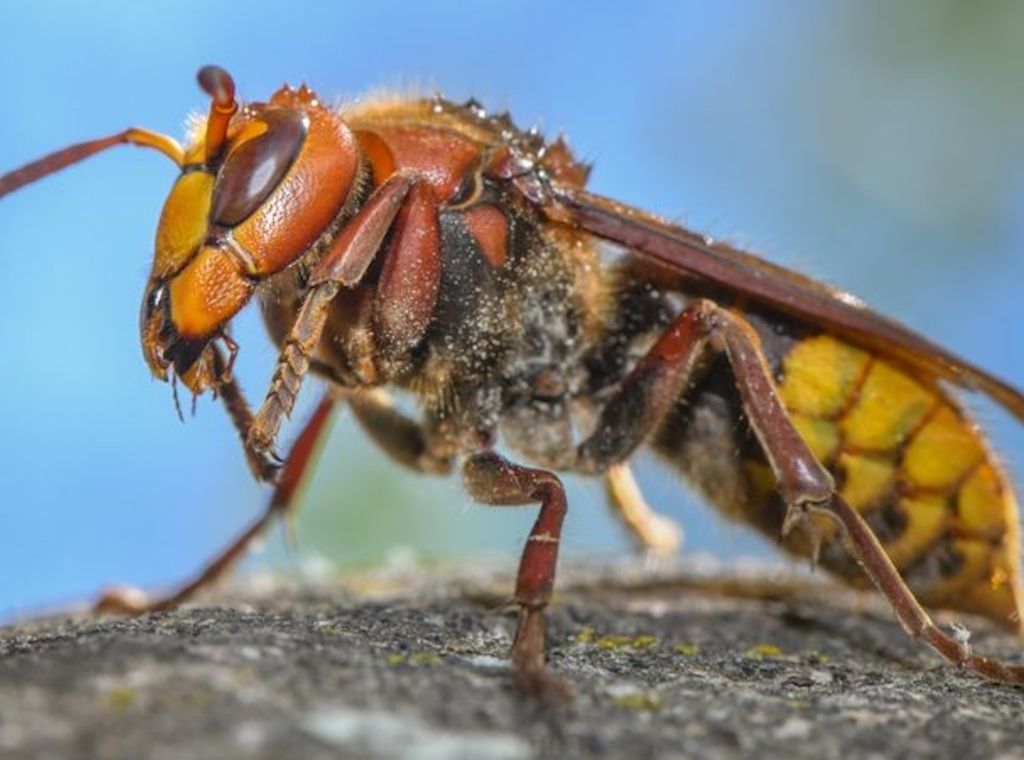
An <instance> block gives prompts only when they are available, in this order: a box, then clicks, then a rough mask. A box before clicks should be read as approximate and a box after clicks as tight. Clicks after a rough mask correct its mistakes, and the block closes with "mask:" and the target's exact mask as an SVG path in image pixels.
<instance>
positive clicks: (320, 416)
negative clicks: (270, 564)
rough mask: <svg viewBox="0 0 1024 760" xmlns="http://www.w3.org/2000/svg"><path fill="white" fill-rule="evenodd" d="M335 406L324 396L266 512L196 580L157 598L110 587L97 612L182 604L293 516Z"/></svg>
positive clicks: (157, 608) (152, 609)
mask: <svg viewBox="0 0 1024 760" xmlns="http://www.w3.org/2000/svg"><path fill="white" fill-rule="evenodd" d="M333 406H334V401H333V399H332V398H331V397H330V396H325V397H324V398H323V399H322V400H321V401H320V404H319V406H317V408H316V411H314V412H313V416H312V417H310V419H309V422H307V423H306V426H305V427H304V428H303V429H302V432H301V433H300V434H299V437H298V438H296V439H295V443H293V444H292V448H291V450H290V451H289V453H288V459H287V461H286V462H285V464H284V467H283V468H282V470H281V477H280V479H279V480H278V482H277V486H276V487H275V488H274V493H273V495H272V496H271V498H270V502H269V503H268V504H267V507H266V509H265V510H264V512H263V514H262V515H261V516H260V517H259V518H258V519H257V520H255V521H254V522H253V523H252V525H250V526H249V527H248V528H247V529H246V530H245V531H244V532H243V533H242V534H241V535H239V536H238V537H237V538H236V539H235V540H234V541H232V542H231V544H229V545H228V546H227V548H225V549H224V550H223V551H221V553H220V554H218V555H217V556H216V557H215V558H214V559H213V560H212V561H211V562H210V563H209V564H208V565H207V566H206V567H205V568H204V569H203V570H202V571H201V572H200V573H199V574H198V575H197V576H196V577H195V578H194V579H193V580H191V581H189V582H188V583H186V584H185V585H183V586H182V587H181V588H179V589H178V590H177V591H174V592H172V593H170V594H167V595H166V596H162V597H157V598H150V597H148V596H147V595H146V593H145V592H143V591H141V590H140V589H137V588H134V587H120V588H115V589H110V590H108V591H106V592H105V593H104V594H103V595H102V596H101V597H100V599H99V600H98V601H97V602H96V604H95V605H94V607H93V609H94V611H95V612H97V613H106V612H109V613H115V614H120V615H141V614H143V613H146V612H160V611H163V610H169V609H173V608H174V607H177V606H178V605H180V604H183V603H184V602H186V601H188V600H189V599H191V598H192V597H193V596H195V595H196V594H197V593H198V592H199V591H201V590H202V589H204V588H206V587H208V586H210V585H212V584H214V583H216V582H217V580H218V579H220V578H221V577H222V576H223V575H224V574H225V573H226V572H227V571H228V570H230V569H231V568H232V567H233V566H234V565H235V563H236V562H238V560H239V559H241V558H242V556H243V555H244V554H245V551H246V549H248V548H249V547H250V546H251V545H252V544H253V542H254V541H256V539H258V538H259V537H260V536H261V535H263V533H264V531H265V530H266V529H267V526H268V525H269V524H270V523H271V522H272V521H273V520H274V518H276V517H278V516H281V517H284V518H287V517H288V516H289V515H290V512H291V508H292V506H293V505H294V503H295V496H296V493H297V492H298V489H299V486H300V485H301V484H302V480H303V476H304V475H305V473H306V472H307V471H308V469H309V466H310V464H311V463H312V460H313V455H314V454H315V452H316V448H317V443H318V442H319V441H320V439H321V438H322V436H323V434H324V432H325V430H326V426H327V421H328V419H329V417H330V412H331V408H332V407H333Z"/></svg>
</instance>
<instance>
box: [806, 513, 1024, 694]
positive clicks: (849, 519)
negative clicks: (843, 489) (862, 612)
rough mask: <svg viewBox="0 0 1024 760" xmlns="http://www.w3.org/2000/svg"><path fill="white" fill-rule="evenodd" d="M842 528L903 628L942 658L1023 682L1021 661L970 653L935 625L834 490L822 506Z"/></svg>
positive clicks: (865, 526) (867, 529)
mask: <svg viewBox="0 0 1024 760" xmlns="http://www.w3.org/2000/svg"><path fill="white" fill-rule="evenodd" d="M823 511H825V512H826V513H827V514H828V515H830V516H831V517H832V519H834V520H835V521H836V522H837V523H838V524H839V526H840V528H841V529H842V530H843V534H844V538H845V539H846V547H847V550H848V551H849V552H850V554H851V555H852V556H853V558H854V559H856V560H857V562H859V563H860V566H861V567H862V568H863V569H864V572H865V573H866V574H867V576H868V578H870V579H871V581H872V583H874V584H875V587H876V588H878V590H879V591H881V592H882V593H883V594H884V595H885V597H886V598H887V599H888V600H889V604H890V605H891V606H892V609H893V612H894V613H895V614H896V618H897V620H899V622H900V624H901V625H902V626H903V629H904V630H905V631H906V632H907V633H908V634H909V635H910V636H911V637H913V638H915V639H924V641H925V642H926V643H927V644H928V645H929V646H930V647H931V648H932V649H934V650H935V651H936V652H937V653H938V654H939V655H941V656H942V657H943V659H945V660H947V661H948V662H950V663H952V664H954V665H957V666H959V667H962V668H966V669H967V670H971V671H973V672H974V673H977V674H978V675H980V676H984V677H985V678H988V679H990V680H993V681H1000V682H1003V683H1010V684H1024V665H1012V664H1010V663H1005V662H1001V661H999V660H995V659H992V658H990V657H985V656H983V655H979V654H974V652H972V651H971V647H970V646H969V645H968V644H967V643H966V641H965V640H963V637H956V636H950V635H949V634H947V633H944V632H943V631H942V630H940V629H939V628H938V626H936V625H935V623H934V622H933V621H932V619H931V617H930V616H929V615H928V613H927V612H925V610H924V608H923V607H922V606H921V604H920V603H919V602H918V601H917V599H916V598H915V597H914V593H913V592H912V591H911V590H910V589H909V588H908V587H907V584H906V582H905V581H904V580H903V578H902V576H900V574H899V571H898V570H897V569H896V566H895V565H894V564H893V563H892V560H891V559H890V558H889V555H888V554H886V553H885V549H884V548H883V547H882V544H881V543H880V542H879V540H878V538H877V537H876V536H875V534H874V532H873V531H872V530H871V527H870V526H869V525H868V524H867V523H866V522H865V521H864V518H863V517H861V516H860V514H859V513H858V512H857V511H856V510H855V509H853V508H852V507H851V506H850V505H849V504H847V503H846V501H844V500H843V498H842V497H841V496H839V495H838V494H836V495H834V496H833V497H832V500H831V502H830V503H829V506H828V507H826V508H824V510H823Z"/></svg>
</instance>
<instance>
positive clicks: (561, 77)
mask: <svg viewBox="0 0 1024 760" xmlns="http://www.w3.org/2000/svg"><path fill="white" fill-rule="evenodd" d="M3 26H4V33H3V45H2V47H0V71H2V72H4V74H3V80H4V87H3V98H4V106H3V118H2V119H0V171H2V170H5V169H10V168H13V167H15V166H17V165H20V164H22V163H24V162H26V161H28V160H30V159H33V158H35V157H37V156H39V155H40V154H43V153H45V152H48V151H50V150H53V149H56V148H59V147H63V146H65V145H67V144H69V143H72V142H77V141H80V140H83V139H86V138H92V137H97V136H100V135H105V134H108V133H110V132H113V131H115V130H118V129H121V128H123V127H125V126H127V125H130V124H140V125H144V126H147V127H151V128H154V129H157V130H160V131H164V132H169V133H172V134H175V135H180V133H181V127H182V124H183V120H184V118H185V116H186V115H187V114H188V112H189V111H190V110H192V109H196V108H204V107H205V104H204V101H203V98H202V97H201V95H200V93H199V91H198V89H197V87H196V85H195V82H194V74H195V71H196V69H197V67H198V66H200V65H201V64H204V63H209V62H217V63H220V64H221V65H223V66H225V67H226V68H228V69H229V70H230V71H231V72H232V73H233V74H234V75H235V78H236V80H237V82H238V84H239V87H240V91H241V94H242V95H243V96H244V97H251V98H254V99H262V98H265V97H266V96H268V95H269V94H270V92H272V91H273V90H274V89H275V88H276V87H278V86H279V85H280V84H281V83H282V82H284V81H288V82H292V83H297V82H299V81H301V80H305V81H307V82H308V83H309V84H310V85H312V86H313V87H315V88H316V89H317V90H318V91H319V92H320V93H321V95H323V96H325V97H327V98H334V97H338V98H341V97H351V96H354V95H357V94H359V93H360V92H363V91H365V90H367V89H369V88H379V87H382V86H384V87H391V88H404V89H409V88H419V89H421V90H426V91H431V90H432V89H434V88H435V87H436V88H440V89H441V90H443V91H444V92H445V93H446V94H447V95H449V96H451V97H453V98H458V99H462V98H465V97H468V96H470V95H473V96H475V97H477V98H479V99H481V100H482V101H483V102H484V103H486V104H488V105H490V106H491V107H495V108H505V107H507V108H509V109H511V110H512V112H513V114H514V115H516V117H517V118H518V120H519V121H520V123H521V124H524V125H528V124H530V123H532V122H537V123H539V124H540V125H542V127H543V128H544V129H545V130H547V132H548V133H549V134H554V133H556V132H558V131H564V132H565V133H566V134H567V135H568V136H569V139H570V142H571V144H572V145H573V146H574V147H575V149H576V150H577V151H578V153H579V154H581V155H582V156H583V157H585V158H587V159H589V160H592V161H594V162H595V164H596V168H595V171H594V174H593V180H592V185H593V187H594V188H595V189H596V190H598V191H600V192H602V193H605V194H608V195H612V196H615V197H618V198H621V199H623V200H626V201H629V202H631V203H635V204H637V205H640V206H642V207H646V208H648V209H651V210H654V211H657V212H660V213H663V214H667V215H671V216H675V217H678V218H680V219H683V220H684V221H685V222H686V223H688V224H690V225H692V226H694V227H696V228H699V229H702V230H705V231H708V232H711V233H714V234H715V235H717V236H725V237H729V238H731V239H733V240H734V241H737V242H740V243H743V244H746V245H748V246H749V247H751V248H753V249H755V250H757V251H759V252H762V253H763V254H764V255H765V256H767V257H769V258H771V259H773V260H775V261H778V262H781V263H784V264H787V265H791V266H796V267H799V268H801V269H803V270H804V271H807V272H809V273H811V274H814V275H816V276H819V277H822V278H825V279H827V280H830V281H833V282H835V283H837V284H841V285H842V286H844V287H845V288H847V289H849V290H851V291H853V292H854V293H857V294H860V295H861V296H863V297H864V298H865V299H866V300H868V302H869V303H871V304H873V305H875V306H876V307H878V308H880V309H882V310H883V311H886V312H888V313H890V314H893V315H896V316H898V317H899V318H901V319H904V320H905V321H907V322H908V323H910V324H911V325H913V326H915V327H917V328H919V329H921V330H922V331H924V332H925V333H927V334H929V335H931V336H933V337H935V338H937V339H939V340H941V341H942V342H944V343H946V344H948V345H950V346H951V347H953V348H954V349H956V350H957V351H960V352H962V353H963V354H964V355H966V356H967V357H969V358H971V359H972V360H975V361H977V362H978V363H980V364H982V365H983V366H986V367H989V368H991V369H993V370H995V371H997V372H998V373H1000V374H1002V375H1004V376H1006V377H1008V378H1010V379H1012V380H1014V381H1015V382H1016V383H1017V384H1024V351H1021V350H1020V347H1021V340H1020V333H1019V332H1018V330H1020V324H1021V322H1022V319H1024V301H1022V298H1021V295H1020V290H1021V283H1022V281H1024V91H1022V89H1021V87H1020V84H1021V82H1024V45H1021V42H1020V41H1021V39H1024V4H1022V3H1017V2H1013V1H1012V0H1005V1H1004V2H987V3H977V2H974V1H973V0H956V1H954V0H921V1H919V2H903V3H889V2H886V1H885V0H871V1H864V0H859V1H858V2H845V3H839V2H823V1H822V0H790V2H787V3H765V2H736V1H731V2H714V3H711V2H701V3H696V2H679V1H677V2H665V3H645V4H641V3H627V4H622V3H607V4H597V3H535V2H526V1H524V0H516V2H497V1H495V2H488V3H477V4H473V5H469V4H466V3H460V2H449V3H415V4H413V3H408V4H406V3H395V2H376V3H372V4H371V3H359V4H355V3H313V2H305V1H303V0H291V1H290V2H288V3H283V4H282V3H264V2H247V3H220V2H216V3H215V2H190V1H189V0H178V1H177V2H175V3H173V4H157V3H138V2H127V1H125V2H93V3H88V4H81V3H78V2H68V3H42V2H40V3H31V4H30V3H24V4H7V5H6V7H5V9H4V12H3ZM173 176H174V171H173V169H172V167H171V166H170V165H169V164H168V163H167V162H166V161H165V160H164V159H163V158H162V157H160V156H158V155H157V154H151V153H144V152H140V151H137V150H133V149H127V148H124V149H119V150H115V151H113V152H111V153H108V154H104V155H101V156H99V157H96V158H94V159H92V160H91V161H90V162H88V163H87V164H84V165H82V166H79V167H76V168H74V169H72V170H70V171H67V172H65V173H63V174H61V175H59V176H56V177H53V178H50V179H48V180H46V181H45V182H42V183H40V184H38V185H36V186H33V187H30V188H28V189H26V190H24V191H22V192H20V193H18V194H16V195H14V196H10V197H8V198H5V199H4V200H3V201H2V202H0V293H2V297H0V425H2V429H3V435H2V436H0V478H2V482H0V494H2V495H0V516H2V524H3V529H2V534H0V617H2V618H6V619H9V618H11V617H13V616H20V615H24V614H28V613H30V612H32V611H33V610H39V609H42V608H46V607H52V606H54V605H59V604H61V603H64V602H68V601H73V600H77V599H82V598H84V597H87V596H89V595H92V594H93V593H95V592H96V591H97V589H98V588H99V587H100V586H102V585H103V584H106V583H109V582H113V581H130V582H133V583H137V584H141V585H143V586H154V585H157V586H158V585H164V584H170V583H172V582H174V581H175V580H178V579H180V578H182V577H184V576H185V575H187V574H189V573H191V572H192V571H193V570H194V569H195V568H197V567H198V566H199V564H200V563H201V562H202V561H203V560H204V559H205V558H206V557H208V556H209V555H211V554H212V553H213V552H214V551H215V550H216V549H217V548H218V547H220V546H221V545H222V544H223V543H224V542H225V541H226V540H227V539H228V538H229V537H230V536H232V535H234V534H235V532H237V531H238V530H239V529H240V528H241V526H242V525H243V524H245V523H246V522H247V521H248V520H249V519H251V518H252V517H253V516H254V515H255V514H256V513H257V512H258V511H259V510H260V509H261V508H262V505H263V502H264V500H265V498H266V493H265V491H264V490H262V489H260V488H259V487H257V486H256V485H254V484H253V483H252V482H251V481H250V479H249V477H248V474H247V471H246V467H245V464H244V462H243V459H242V456H241V454H240V450H239V446H238V443H237V439H236V436H235V433H234V432H233V430H232V429H231V428H230V426H229V424H228V422H227V420H226V418H225V415H224V414H223V413H222V411H221V409H220V408H219V406H217V405H215V404H214V403H213V402H211V401H209V400H207V399H203V400H202V401H201V402H200V404H199V410H198V414H197V416H196V417H195V418H194V419H189V420H188V421H187V424H184V425H182V424H181V423H179V422H178V420H177V419H176V417H175V413H174V409H173V405H172V403H171V397H170V389H169V388H168V387H167V386H165V385H163V384H160V383H157V382H155V381H151V380H150V378H149V377H148V373H147V369H146V367H145V365H144V363H143V361H142V357H141V354H140V351H139V347H138V337H137V321H136V320H137V317H136V315H137V311H138V304H139V299H140V298H141V293H142V286H143V283H144V281H145V277H146V274H147V270H148V266H149V260H150V255H151V246H152V236H153V232H154V229H155V224H156V219H157V216H158V213H159V210H160V206H161V204H162V201H163V198H164V195H165V193H166V192H167V190H168V188H169V187H170V183H171V181H172V178H173ZM236 337H237V338H238V340H239V342H240V343H241V345H242V352H241V355H240V358H239V365H238V375H239V377H240V378H241V381H242V382H243V384H244V386H245V387H246V388H247V389H248V390H249V392H250V395H251V396H252V397H253V398H255V399H259V398H261V397H262V395H263V393H264V391H265V387H266V382H267V380H268V378H269V370H270V366H271V364H272V362H273V359H274V353H273V351H272V349H271V348H270V346H269V344H268V342H267V340H266V339H265V337H264V336H263V333H262V330H261V326H260V324H259V320H258V318H257V316H256V315H255V313H250V312H247V313H246V314H245V315H244V316H243V317H242V318H241V319H240V321H239V323H238V329H237V331H236ZM307 395H308V396H312V395H314V394H312V393H310V394H307ZM974 405H975V406H976V407H977V408H978V409H979V412H980V414H981V415H982V418H983V419H984V420H985V421H986V422H987V423H988V424H989V425H990V427H991V429H992V431H993V435H994V439H995V441H996V444H997V446H998V447H999V449H1000V450H1001V451H1003V452H1004V453H1005V455H1006V458H1007V460H1008V461H1009V462H1010V463H1011V467H1012V468H1013V469H1019V467H1020V465H1021V464H1022V463H1024V432H1022V429H1021V426H1019V425H1016V424H1014V423H1013V422H1012V421H1011V420H1009V419H1007V417H1006V416H1005V415H1002V414H1000V413H998V412H996V411H994V410H993V409H992V408H991V407H990V406H988V405H986V404H984V403H976V404H974ZM290 431H294V427H292V428H290ZM640 476H641V478H642V479H643V481H644V482H645V484H646V486H647V489H648V492H649V494H648V495H649V498H650V500H651V501H653V502H654V503H656V504H657V505H659V506H660V507H661V508H662V509H664V511H666V512H668V513H670V514H672V515H673V516H675V517H676V518H677V519H680V520H682V521H683V522H684V523H685V526H686V529H687V537H686V547H685V550H686V551H691V552H712V553H715V554H716V555H718V556H721V557H727V558H730V557H744V556H750V555H761V556H765V555H769V554H771V553H772V549H771V546H770V543H769V542H763V541H761V540H760V539H757V538H754V537H752V536H750V535H748V534H747V533H746V532H745V531H744V530H743V529H741V528H736V527H734V526H728V525H726V524H724V523H723V522H722V521H721V520H719V519H718V518H717V517H716V516H714V515H713V513H711V512H710V511H709V510H708V509H707V508H706V507H704V506H702V505H700V504H699V503H696V502H695V501H694V500H693V499H692V498H691V497H690V496H689V495H688V494H687V492H686V490H685V488H684V487H683V486H682V485H681V484H680V483H679V482H678V481H677V480H676V479H675V478H674V476H672V475H671V474H669V473H667V472H666V471H665V470H664V469H663V468H661V467H660V466H658V465H657V464H656V463H654V462H652V461H648V460H645V459H641V461H640ZM571 485H572V489H573V493H572V499H573V501H572V509H571V511H570V515H569V520H568V524H567V527H566V544H565V545H566V547H567V549H568V551H569V552H570V553H576V554H584V553H593V552H604V553H616V552H623V551H625V550H626V549H627V543H626V541H625V540H624V539H623V537H622V535H621V534H620V531H619V530H618V527H617V526H616V525H615V524H613V523H612V522H611V521H610V520H609V519H608V517H607V513H606V510H605V507H604V504H603V499H602V495H601V490H600V488H599V487H597V486H596V485H595V484H592V483H580V482H575V481H574V482H573V483H572V484H571ZM533 516H534V513H533V510H488V509H484V508H480V507H475V506H472V505H471V504H470V502H469V500H468V499H467V498H466V497H465V496H464V495H463V494H462V492H461V490H460V488H459V485H458V483H457V481H456V480H454V479H453V480H450V481H446V480H443V479H441V480H438V479H428V478H420V477H416V476H413V475H410V474H406V473H405V472H403V471H400V470H399V469H398V468H397V467H395V466H393V465H391V464H390V463H389V462H388V461H386V460H385V459H384V458H383V457H382V456H381V455H379V454H378V453H377V452H376V451H375V450H373V449H372V448H371V447H370V446H369V445H368V443H367V442H366V441H365V440H364V438H363V436H362V435H361V434H360V433H359V432H358V431H356V430H354V429H353V426H352V425H351V424H350V421H349V420H347V419H345V418H344V416H343V417H342V419H340V420H339V421H338V422H337V424H336V425H335V427H334V431H333V435H332V437H331V440H330V443H329V445H328V447H327V448H326V450H325V452H324V455H323V458H322V461H321V466H320V468H319V469H318V471H317V472H316V475H315V477H314V479H313V481H312V483H311V486H310V488H309V489H308V491H307V493H306V496H305V498H304V499H303V504H302V511H301V518H300V524H299V539H300V554H299V558H298V559H289V558H288V557H287V556H286V555H285V553H284V552H283V551H282V550H281V547H280V539H279V537H278V536H277V535H276V534H275V536H274V537H272V540H271V550H270V551H269V552H266V553H264V555H263V559H262V560H259V559H257V560H255V561H256V562H259V561H264V562H266V561H274V562H280V563H283V564H285V565H288V564H293V563H295V562H301V561H302V558H303V557H315V556H321V557H326V558H328V559H329V560H330V561H332V562H336V563H338V564H341V565H344V564H362V563H370V562H376V561H381V559H382V558H384V557H385V556H386V555H387V553H388V552H389V551H393V550H395V549H396V548H398V547H410V548H412V549H414V550H415V551H417V552H418V553H419V554H421V555H423V556H426V557H456V556H473V555H482V554H488V555H490V554H507V555H508V558H509V567H510V569H511V567H512V565H513V562H514V559H513V557H514V555H515V554H516V552H517V551H518V548H519V547H520V545H521V542H522V540H523V539H524V537H525V535H526V532H527V530H528V528H529V525H530V523H531V521H532V519H533ZM251 564H252V563H250V565H251Z"/></svg>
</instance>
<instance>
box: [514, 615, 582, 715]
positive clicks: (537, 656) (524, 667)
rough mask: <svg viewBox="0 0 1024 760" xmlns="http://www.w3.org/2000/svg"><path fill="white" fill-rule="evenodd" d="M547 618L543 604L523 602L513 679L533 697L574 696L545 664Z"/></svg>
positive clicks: (517, 633)
mask: <svg viewBox="0 0 1024 760" xmlns="http://www.w3.org/2000/svg"><path fill="white" fill-rule="evenodd" d="M545 628H546V625H545V620H544V608H543V607H530V606H526V605H522V606H520V608H519V624H518V627H517V628H516V637H515V640H514V641H513V643H512V652H511V659H512V678H513V681H514V683H515V686H516V689H518V690H519V691H520V692H521V693H522V694H525V695H527V696H531V697H554V698H555V699H559V700H563V701H568V700H570V699H572V697H573V694H572V687H570V686H569V684H568V683H567V682H565V681H564V680H562V679H561V678H557V677H555V676H553V675H551V674H550V673H549V672H548V670H547V667H546V666H545V664H544V650H545V645H544V638H545Z"/></svg>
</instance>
